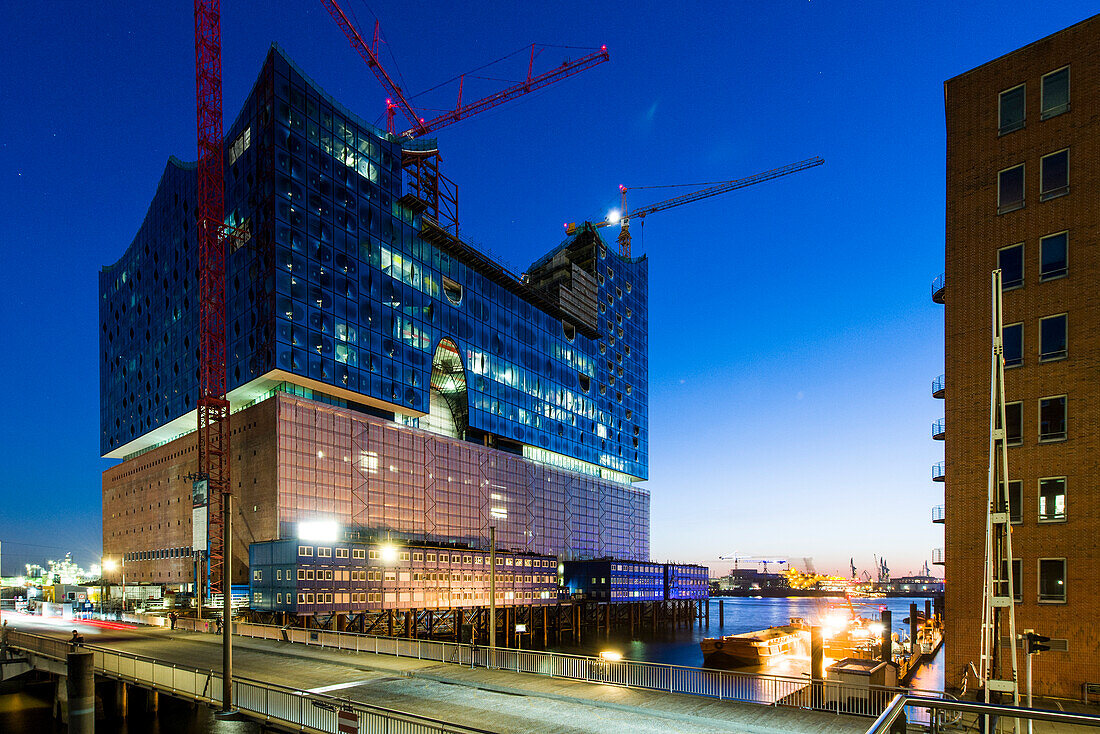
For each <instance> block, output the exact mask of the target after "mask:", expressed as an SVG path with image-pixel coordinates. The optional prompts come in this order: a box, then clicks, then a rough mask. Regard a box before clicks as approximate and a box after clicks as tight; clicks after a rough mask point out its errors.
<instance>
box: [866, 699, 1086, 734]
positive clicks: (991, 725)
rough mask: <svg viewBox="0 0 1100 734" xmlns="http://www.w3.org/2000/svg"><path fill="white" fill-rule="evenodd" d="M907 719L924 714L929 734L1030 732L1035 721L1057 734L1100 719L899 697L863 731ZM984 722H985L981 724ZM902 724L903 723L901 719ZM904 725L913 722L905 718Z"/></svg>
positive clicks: (873, 733) (883, 733)
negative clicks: (951, 733) (916, 712)
mask: <svg viewBox="0 0 1100 734" xmlns="http://www.w3.org/2000/svg"><path fill="white" fill-rule="evenodd" d="M903 710H904V711H905V713H906V716H909V714H910V712H911V711H913V710H921V711H923V712H924V715H925V720H928V721H931V722H933V723H932V726H931V727H929V728H930V729H931V731H933V732H935V731H970V730H971V729H973V730H974V731H989V732H1005V733H1006V734H1007V732H1012V731H1017V732H1019V731H1024V730H1025V727H1023V726H1022V725H1023V724H1025V723H1026V724H1027V726H1026V730H1027V731H1031V729H1032V726H1031V724H1032V723H1033V722H1036V721H1041V722H1044V723H1048V724H1051V726H1050V727H1049V728H1047V731H1056V732H1059V733H1060V734H1069V733H1070V732H1075V731H1080V732H1082V734H1084V731H1085V729H1097V728H1100V716H1092V715H1089V714H1078V713H1068V712H1065V711H1044V710H1042V709H1030V708H1022V707H1017V706H1003V705H998V704H992V703H979V702H975V701H955V700H945V699H937V698H927V697H924V696H916V695H907V694H899V695H898V696H897V697H896V698H894V700H893V701H891V702H890V705H889V706H887V707H886V708H885V709H884V710H883V712H882V713H881V714H880V715H879V717H878V718H877V719H876V720H875V723H874V724H872V725H871V726H870V728H869V729H867V734H888V733H889V732H893V731H895V730H896V727H897V724H898V720H899V719H901V718H902V711H903ZM982 719H984V720H985V721H982ZM903 721H904V719H903ZM908 721H913V719H912V718H909V719H908Z"/></svg>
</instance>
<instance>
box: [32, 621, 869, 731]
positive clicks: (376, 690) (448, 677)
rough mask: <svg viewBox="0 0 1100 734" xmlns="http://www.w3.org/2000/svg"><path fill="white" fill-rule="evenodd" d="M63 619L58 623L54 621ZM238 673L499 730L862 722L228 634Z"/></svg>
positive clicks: (190, 659)
mask: <svg viewBox="0 0 1100 734" xmlns="http://www.w3.org/2000/svg"><path fill="white" fill-rule="evenodd" d="M12 622H13V626H14V627H16V628H18V629H22V630H25V631H28V632H34V633H38V634H51V635H53V636H56V637H59V638H61V639H65V638H67V637H68V634H69V633H71V630H72V628H73V627H75V626H80V625H79V624H78V623H67V626H65V627H59V626H58V625H57V623H53V624H52V625H51V624H50V623H49V622H43V621H39V620H36V619H35V618H30V617H26V618H19V619H13V620H12ZM62 624H65V623H62ZM82 632H83V633H84V634H85V637H86V639H87V642H88V643H89V644H92V645H99V646H103V647H110V648H115V649H118V650H121V651H123V652H128V653H131V654H137V655H144V656H147V657H153V658H156V659H158V660H161V661H163V662H166V663H175V664H179V665H188V666H194V667H202V668H211V669H215V670H216V669H218V668H220V665H221V648H220V640H219V638H217V637H215V636H214V635H208V634H200V633H193V632H170V631H168V630H163V629H155V628H138V629H135V630H105V629H101V628H95V627H90V626H89V627H88V628H86V629H82ZM234 672H235V674H236V675H238V676H242V677H248V678H253V679H257V680H263V681H268V682H271V683H276V684H279V685H284V686H293V687H296V688H299V689H303V690H310V691H316V692H325V693H327V694H328V695H333V696H341V697H346V698H348V699H351V700H354V701H360V702H364V703H369V704H373V705H376V706H384V707H387V708H391V709H396V710H400V711H406V712H409V713H413V714H419V715H422V716H430V717H433V718H435V719H441V720H445V721H451V722H454V723H458V724H464V725H467V726H476V727H480V728H483V729H488V730H492V731H500V732H530V733H532V734H535V733H541V732H565V733H573V732H577V733H580V732H593V733H598V734H606V733H607V732H609V731H616V732H618V731H623V732H667V731H677V732H746V733H753V734H755V733H756V732H760V733H763V732H792V733H793V732H824V733H829V734H832V733H834V732H835V733H836V734H842V733H847V732H853V733H854V732H859V733H860V734H862V732H865V731H866V728H867V726H868V724H869V723H870V722H869V720H868V719H865V718H858V717H851V716H845V715H837V714H832V713H825V712H818V711H809V710H802V709H793V708H775V707H769V706H763V705H759V704H749V703H738V702H730V701H717V700H714V699H709V698H703V697H698V696H689V695H684V694H669V693H660V692H656V691H646V690H638V689H630V688H623V687H619V686H611V685H601V684H594V683H586V682H583V681H573V680H562V679H558V678H548V677H545V676H538V675H530V674H525V673H513V672H508V671H499V670H485V669H481V668H478V669H470V668H466V667H463V666H459V665H455V664H448V663H438V662H434V661H421V660H416V659H412V658H396V657H392V656H387V655H374V654H369V653H354V652H343V651H337V650H325V649H318V648H316V647H310V646H302V645H296V644H293V643H285V642H275V641H269V640H255V639H248V638H240V637H238V638H235V639H234Z"/></svg>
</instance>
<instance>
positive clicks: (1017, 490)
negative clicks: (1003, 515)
mask: <svg viewBox="0 0 1100 734" xmlns="http://www.w3.org/2000/svg"><path fill="white" fill-rule="evenodd" d="M998 486H1000V487H1001V488H1002V489H1003V487H1004V482H1001V483H1000V484H999V485H998ZM1004 499H1005V500H1007V501H1008V519H1009V522H1012V523H1015V524H1019V523H1022V522H1023V521H1024V483H1023V480H1020V479H1017V480H1014V481H1012V480H1010V481H1009V483H1008V497H1005V498H1004ZM1001 512H1004V507H1003V506H1002V507H1001Z"/></svg>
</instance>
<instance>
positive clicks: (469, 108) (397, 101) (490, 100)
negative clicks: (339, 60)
mask: <svg viewBox="0 0 1100 734" xmlns="http://www.w3.org/2000/svg"><path fill="white" fill-rule="evenodd" d="M321 4H322V5H324V6H325V9H326V10H328V12H329V15H331V16H332V19H333V20H334V21H336V25H338V26H340V30H342V31H343V32H344V35H345V36H346V37H347V39H348V43H350V44H351V47H352V48H353V49H355V51H356V53H358V54H359V56H360V57H362V59H363V61H365V62H366V64H367V66H368V67H370V70H371V71H373V72H374V76H375V77H376V78H377V79H378V82H379V83H380V84H381V85H382V88H383V89H385V90H386V93H387V94H388V95H390V99H388V100H386V102H387V113H388V114H390V115H392V114H393V110H394V109H395V108H396V109H398V110H400V111H401V114H402V115H404V117H405V118H406V119H407V120H408V121H409V123H410V124H411V125H412V127H410V128H409V129H408V130H405V131H404V132H402V133H400V135H399V136H398V137H400V138H402V139H408V140H411V139H413V138H419V137H421V136H424V135H429V134H431V133H433V132H435V131H436V130H439V129H440V128H443V127H446V126H448V125H452V124H454V123H456V122H458V121H459V120H463V119H465V118H467V117H470V116H472V115H476V114H478V113H480V112H485V111H486V110H491V109H492V108H494V107H496V106H498V105H502V104H504V103H505V102H510V101H511V100H513V99H515V98H516V97H522V96H523V95H525V94H530V93H531V92H534V91H536V90H539V89H542V88H543V87H548V86H550V85H551V84H554V83H556V82H559V81H561V80H563V79H567V78H568V77H571V76H573V75H575V74H579V73H581V72H582V71H587V70H588V69H591V68H592V67H593V66H597V65H599V64H602V63H603V62H605V61H608V60H610V59H611V57H610V55H608V53H607V46H601V47H600V49H599V50H598V51H593V52H592V53H590V54H587V55H585V56H582V57H581V58H579V59H576V60H574V61H563V62H562V64H561V65H560V66H558V67H557V68H555V69H551V70H550V71H547V72H544V73H542V74H539V75H537V76H532V69H533V67H534V61H535V47H534V44H532V45H531V63H530V64H528V66H527V78H526V79H524V80H523V81H522V82H518V83H517V84H514V85H512V86H510V87H508V88H507V89H502V90H500V91H499V92H495V93H493V94H490V95H489V96H488V97H484V98H483V99H479V100H477V101H475V102H469V103H467V104H462V89H461V87H459V94H458V103H457V104H456V105H455V108H454V109H453V110H450V111H448V112H444V113H443V114H441V115H438V116H437V117H433V118H432V119H430V120H427V121H425V119H424V118H423V117H422V116H421V115H420V113H419V112H417V111H416V108H415V107H413V105H412V102H410V101H409V98H408V97H406V96H405V93H404V91H402V89H401V87H399V86H398V85H397V82H395V81H394V80H393V78H392V77H391V76H390V75H389V74H388V73H387V72H386V69H385V67H383V66H382V62H381V61H380V60H379V58H378V23H377V21H376V22H375V26H374V41H373V43H372V44H370V45H368V44H367V42H366V41H365V40H363V35H362V34H361V33H360V32H359V30H358V29H357V28H356V27H355V24H354V23H353V22H352V21H351V19H349V18H348V16H347V14H346V13H345V12H344V9H343V8H341V7H340V4H339V3H338V2H337V0H321ZM391 119H392V118H391ZM391 125H392V123H391ZM390 132H393V130H392V129H391V130H390Z"/></svg>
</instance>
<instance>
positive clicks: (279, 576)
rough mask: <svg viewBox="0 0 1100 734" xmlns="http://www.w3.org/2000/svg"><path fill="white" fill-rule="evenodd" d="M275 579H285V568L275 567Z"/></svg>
mask: <svg viewBox="0 0 1100 734" xmlns="http://www.w3.org/2000/svg"><path fill="white" fill-rule="evenodd" d="M275 580H276V581H282V580H283V569H281V568H276V569H275Z"/></svg>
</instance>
